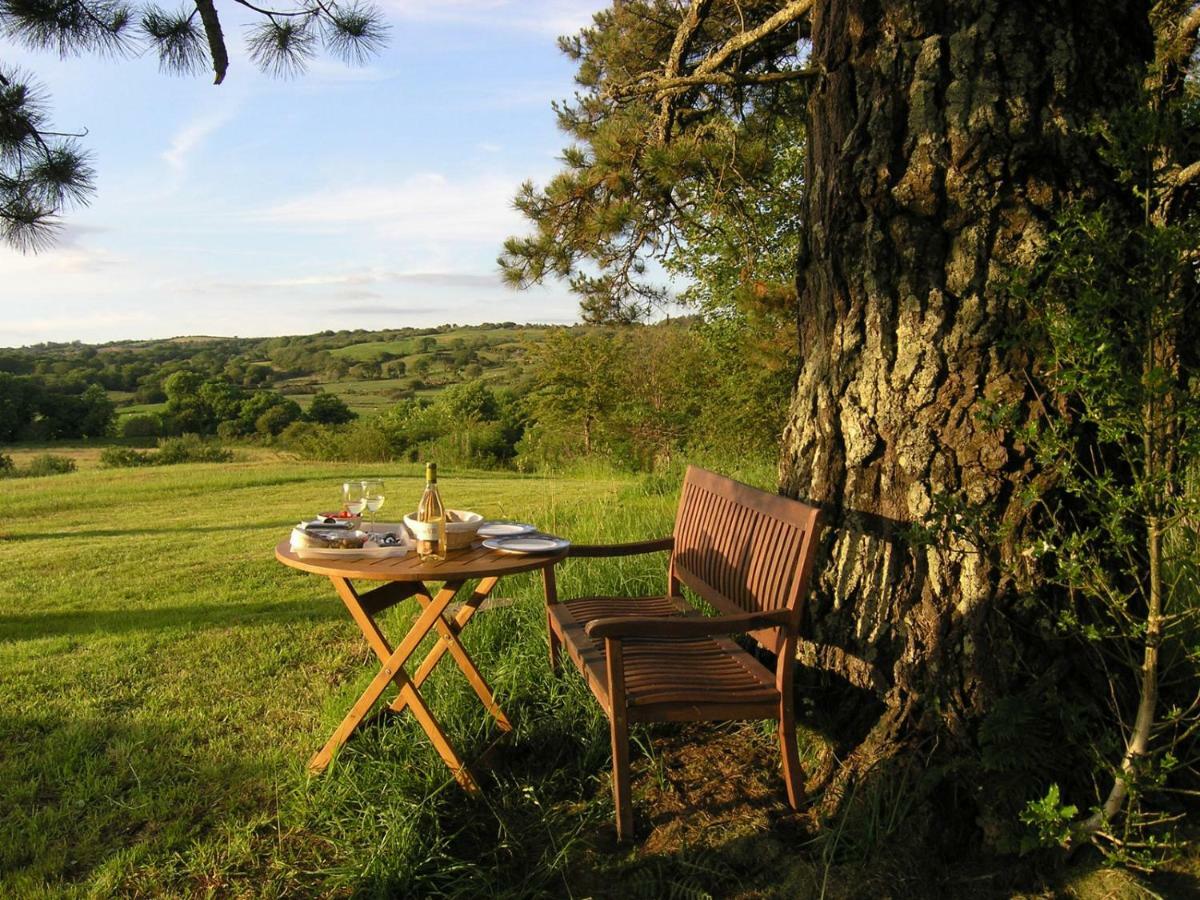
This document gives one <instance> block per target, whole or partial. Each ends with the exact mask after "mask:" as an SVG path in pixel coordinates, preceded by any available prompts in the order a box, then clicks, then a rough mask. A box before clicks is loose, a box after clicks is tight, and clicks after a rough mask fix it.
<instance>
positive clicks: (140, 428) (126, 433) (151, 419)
mask: <svg viewBox="0 0 1200 900" xmlns="http://www.w3.org/2000/svg"><path fill="white" fill-rule="evenodd" d="M120 429H121V437H127V438H148V437H154V438H156V437H161V436H162V433H163V423H162V419H161V418H160V417H159V416H156V415H155V414H154V413H135V414H134V415H132V416H126V417H125V418H124V419H122V420H121V423H120Z"/></svg>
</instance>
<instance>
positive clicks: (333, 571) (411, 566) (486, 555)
mask: <svg viewBox="0 0 1200 900" xmlns="http://www.w3.org/2000/svg"><path fill="white" fill-rule="evenodd" d="M566 555H567V551H566V549H563V550H559V551H557V552H555V553H538V554H517V553H502V552H501V551H499V550H489V549H488V548H486V547H471V548H469V549H466V550H451V551H450V552H449V553H447V554H446V558H445V559H444V560H443V561H441V562H429V563H423V562H421V559H420V557H418V556H417V554H416V553H415V552H414V553H408V554H406V555H405V556H346V557H340V558H338V559H328V558H317V559H301V558H300V557H298V556H297V555H296V554H295V552H294V551H293V550H292V548H291V546H290V544H289V543H288V542H287V541H280V542H279V543H278V544H276V545H275V558H276V559H277V560H279V561H280V562H281V563H283V564H284V565H285V566H291V567H292V568H293V569H300V570H301V571H304V572H312V573H314V574H317V575H328V576H331V577H338V578H365V579H367V580H369V581H466V580H467V579H471V578H486V577H488V576H493V575H494V576H500V575H512V574H514V573H516V572H529V571H532V570H534V569H543V568H545V567H546V566H547V565H550V564H551V563H555V562H557V561H558V560H560V559H563V558H564V557H565V556H566Z"/></svg>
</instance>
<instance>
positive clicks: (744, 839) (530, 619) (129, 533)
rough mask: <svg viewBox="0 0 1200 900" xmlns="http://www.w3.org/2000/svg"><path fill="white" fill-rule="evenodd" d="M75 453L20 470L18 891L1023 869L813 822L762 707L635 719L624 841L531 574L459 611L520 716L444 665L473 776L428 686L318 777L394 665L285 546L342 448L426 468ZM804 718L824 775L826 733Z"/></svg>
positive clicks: (690, 886) (572, 526) (0, 734)
mask: <svg viewBox="0 0 1200 900" xmlns="http://www.w3.org/2000/svg"><path fill="white" fill-rule="evenodd" d="M59 449H60V451H61V448H59ZM27 452H34V451H32V450H29V451H27ZM62 452H67V453H69V454H70V455H72V456H73V458H75V459H76V460H77V462H78V464H79V467H80V468H79V471H77V472H75V473H72V474H68V475H60V476H53V477H47V478H26V479H13V480H7V481H4V482H0V487H2V493H0V672H3V679H2V680H0V703H2V704H3V706H2V708H3V710H4V713H3V714H2V715H0V748H3V749H2V750H0V785H3V790H0V896H3V897H25V896H45V895H54V896H62V895H66V896H95V897H107V896H114V895H117V896H131V895H132V896H172V897H174V896H219V897H243V896H253V897H259V896H266V897H283V896H288V897H291V896H330V895H334V896H348V895H359V894H362V895H368V896H372V895H374V896H457V897H479V896H490V897H500V896H504V897H529V896H546V897H559V896H577V897H588V896H596V897H609V896H612V897H626V896H640V897H660V896H713V897H721V896H738V897H747V898H749V897H776V896H778V897H814V898H815V897H862V896H882V895H895V896H899V895H901V894H902V895H905V896H963V894H961V893H954V891H955V890H957V889H958V888H961V887H963V885H968V886H970V887H971V888H972V890H975V888H979V890H982V889H983V886H984V884H985V882H987V883H991V882H989V881H988V879H993V878H998V879H1000V880H999V881H997V882H996V884H998V885H1003V884H1004V883H1006V882H1005V880H1004V878H1003V877H1002V876H1001V875H1000V874H998V873H1002V872H1003V871H1004V869H1005V866H1006V865H1007V863H1005V862H1004V861H1003V860H998V861H984V862H982V863H980V862H977V861H966V862H963V863H952V864H951V865H950V867H949V868H947V867H946V866H945V863H942V862H931V861H929V860H928V857H927V856H924V857H923V856H922V854H923V853H927V851H924V850H922V848H923V847H924V846H925V845H924V844H923V842H924V841H925V839H926V836H925V835H924V833H923V832H922V830H921V829H908V828H906V827H905V825H904V821H905V820H904V819H903V818H900V817H896V816H892V815H891V814H890V813H889V812H887V809H886V808H885V809H883V812H882V813H881V816H882V818H880V819H879V820H878V821H876V822H874V823H873V824H871V825H870V829H871V831H870V840H869V841H867V840H864V838H863V834H864V832H863V831H862V830H861V828H860V827H859V826H855V827H856V828H859V830H858V831H855V830H854V829H851V830H849V831H848V830H847V829H846V828H845V823H832V825H831V826H830V827H827V828H825V829H823V830H814V823H813V822H812V821H811V819H809V818H808V817H807V816H806V815H804V814H801V815H797V814H795V813H793V812H791V811H790V810H789V809H788V807H787V805H786V800H785V797H784V793H783V787H782V782H781V779H780V777H779V775H778V772H777V766H778V757H777V752H776V747H775V741H774V735H773V733H772V732H771V730H770V729H769V728H766V727H763V726H761V725H759V724H749V725H746V724H738V723H732V724H727V725H715V726H705V725H699V726H684V727H680V726H658V727H655V728H653V729H649V730H646V729H635V732H634V756H635V762H634V802H635V810H636V815H637V818H638V822H639V840H638V842H637V843H636V844H634V845H632V846H628V847H619V846H617V845H616V844H615V842H614V840H613V829H612V826H611V815H612V807H611V802H610V794H609V782H608V775H609V749H608V731H607V726H606V722H605V720H604V719H603V717H602V715H601V713H600V712H599V710H598V708H597V707H596V706H595V704H594V703H593V702H592V700H591V697H590V695H589V694H588V693H587V692H586V690H585V689H584V687H583V685H582V682H581V679H579V678H578V677H576V676H575V675H574V673H573V672H568V673H567V674H566V675H565V676H564V677H562V678H554V677H552V676H551V674H550V672H549V667H548V664H547V660H546V648H545V635H544V622H543V617H542V613H541V607H540V590H541V589H540V582H539V580H538V578H537V577H536V576H534V575H529V574H526V575H518V576H513V577H511V578H509V579H506V580H505V581H504V582H502V583H501V585H500V587H499V588H498V589H497V591H496V593H495V594H494V596H495V597H498V598H500V600H502V601H504V600H508V601H512V602H511V603H504V602H500V603H498V604H497V605H496V607H495V608H493V609H488V610H485V611H484V612H481V613H480V614H479V615H478V616H477V617H476V619H475V621H474V622H473V623H472V625H471V627H470V628H468V629H467V631H466V632H465V635H464V643H465V644H466V646H467V648H468V651H469V652H470V653H471V654H472V656H473V657H474V658H475V660H476V662H477V664H478V665H479V667H480V669H481V671H483V672H484V674H485V675H486V677H487V678H488V679H489V680H490V681H491V682H492V685H493V687H494V688H495V690H496V694H497V697H498V699H499V701H500V703H501V704H502V706H503V707H504V708H505V710H506V712H507V713H508V714H509V716H510V718H512V719H513V721H514V724H515V730H514V732H513V733H512V734H509V735H507V736H504V737H503V738H502V739H499V740H497V738H498V737H499V735H498V733H497V732H496V730H495V729H494V728H492V727H491V726H490V722H491V720H490V719H489V718H488V717H487V715H486V714H485V713H484V712H483V710H482V709H481V707H480V706H479V704H478V702H477V701H476V699H475V697H474V694H473V693H472V692H471V691H470V689H469V688H468V687H467V685H466V683H465V681H464V680H463V679H462V677H461V675H460V674H459V673H458V671H457V669H455V668H454V667H452V666H449V665H443V666H441V667H440V668H439V670H438V671H437V672H436V673H435V675H434V677H433V678H432V679H431V681H430V682H429V683H428V684H427V686H426V688H425V689H424V693H425V695H426V697H427V699H428V700H429V701H430V705H431V707H432V708H433V709H434V711H435V713H436V714H437V715H438V716H439V717H440V719H441V721H442V724H443V726H444V727H445V728H446V729H447V731H448V733H449V735H450V736H451V739H452V740H453V741H454V742H455V743H456V744H457V746H458V747H459V749H460V750H462V751H463V753H464V755H465V756H467V758H468V759H470V760H473V761H474V763H475V768H476V770H477V772H478V773H479V776H480V780H481V783H482V785H483V788H484V790H483V793H482V795H481V796H480V797H478V798H471V797H468V796H467V795H465V794H464V793H463V792H462V791H461V790H460V789H459V788H458V787H457V786H456V784H455V783H454V782H453V780H452V779H451V777H450V775H449V773H448V772H447V770H446V768H445V767H444V766H443V764H442V762H441V761H440V759H439V758H438V757H437V756H436V754H435V753H434V752H433V750H432V748H431V747H430V745H429V744H428V742H427V741H426V739H425V737H424V735H423V733H422V732H421V731H420V729H419V728H418V726H417V725H416V724H415V722H414V721H413V720H412V718H411V717H410V716H407V715H404V716H401V717H399V718H395V719H393V720H391V721H388V722H386V723H385V724H379V723H376V724H371V725H368V726H366V727H364V728H363V729H361V730H360V732H359V733H358V734H356V735H355V737H354V738H353V739H352V740H351V742H350V743H349V745H348V746H347V748H346V749H345V750H344V751H343V753H342V754H341V755H340V756H339V757H338V758H337V760H335V763H334V765H333V766H332V767H331V768H330V769H329V770H328V771H327V772H326V773H325V774H324V775H323V776H320V777H315V778H314V777H310V776H309V775H308V774H307V773H306V770H305V762H306V760H307V759H308V757H309V755H310V754H311V753H312V752H313V751H314V750H316V749H317V748H318V747H320V745H321V744H322V743H323V742H324V740H325V738H326V737H327V736H328V734H329V733H330V732H331V731H332V730H333V728H334V726H335V725H336V724H337V723H338V721H339V720H340V719H341V717H342V715H343V713H344V712H345V710H346V709H347V708H348V707H349V705H350V704H351V703H352V702H353V700H354V699H355V698H356V697H357V696H358V694H359V693H360V692H361V691H362V689H363V688H364V687H365V685H366V683H367V682H368V681H369V680H370V678H371V677H372V676H373V675H374V672H375V667H374V665H373V659H372V657H371V655H370V652H369V651H368V650H367V649H366V647H365V644H364V642H363V641H362V639H361V636H360V635H359V634H358V632H357V630H356V628H355V627H354V626H353V624H352V623H351V621H350V619H349V617H348V615H347V614H346V612H345V610H344V609H343V608H342V606H341V605H340V603H338V601H337V600H336V599H335V598H334V596H333V594H332V591H331V588H330V585H329V584H328V582H326V581H325V580H324V579H321V578H319V577H316V576H309V575H305V574H302V573H299V572H295V571H293V570H290V569H287V568H285V567H283V566H281V565H279V564H278V563H276V562H275V561H274V559H273V558H272V549H273V547H274V545H275V543H276V542H277V541H279V540H281V539H283V538H284V537H285V536H286V534H287V532H288V529H289V527H290V526H291V525H292V524H293V523H294V522H295V521H297V520H298V519H300V518H301V517H303V516H306V515H308V514H310V513H313V512H315V511H317V510H318V509H319V508H320V507H324V506H328V505H330V504H331V503H333V502H334V501H335V498H336V496H337V487H338V484H339V482H340V480H341V479H343V478H345V477H347V476H354V477H365V476H379V477H381V478H383V479H385V480H386V482H387V485H388V502H387V504H386V506H385V512H387V513H391V514H392V515H393V516H395V515H398V514H399V512H401V511H402V510H404V509H405V508H408V507H411V506H412V505H413V504H415V502H416V499H417V496H418V494H419V492H420V489H421V486H422V484H421V481H420V479H419V477H418V470H417V469H416V468H415V467H406V466H397V465H389V466H379V467H371V468H362V469H355V470H354V471H352V472H351V471H349V469H348V467H346V466H343V465H326V464H322V465H313V464H304V463H297V462H289V461H286V460H283V459H280V458H278V457H275V458H272V456H271V455H270V454H269V453H267V452H266V451H259V452H256V453H253V454H251V453H247V454H244V455H245V456H246V457H248V458H246V459H245V460H244V461H241V462H237V463H232V464H226V465H186V466H175V467H168V468H155V469H137V470H129V469H120V470H107V469H103V468H100V467H98V465H97V459H96V457H97V455H98V453H99V450H98V449H97V448H95V447H87V446H81V447H78V448H75V449H73V450H66V451H62ZM736 474H739V475H740V476H741V477H742V478H743V479H746V480H750V481H755V482H758V483H760V484H769V482H770V480H771V477H772V473H771V472H770V471H769V470H761V471H755V472H749V473H746V472H743V473H736ZM443 490H444V494H445V497H446V500H447V501H448V502H449V503H450V504H451V505H453V506H455V507H461V508H471V509H476V510H479V511H481V512H484V513H485V514H487V515H489V516H495V517H512V518H517V519H525V520H530V521H533V522H536V523H537V524H538V525H540V526H541V527H543V528H545V529H546V530H548V531H552V532H556V533H558V534H562V535H564V536H567V537H570V538H572V539H574V540H577V541H615V540H625V539H632V538H648V537H652V536H657V535H661V534H664V533H666V532H667V531H668V530H669V528H670V523H671V520H672V516H673V510H674V505H675V490H676V479H674V478H657V479H645V480H635V479H631V478H628V477H622V476H615V475H612V474H607V473H597V474H593V475H592V476H591V477H589V478H582V477H578V478H567V477H553V478H551V477H546V478H530V477H519V476H516V475H509V474H500V473H478V472H455V471H447V472H444V473H443ZM662 565H663V560H662V559H661V557H646V558H641V559H638V560H625V561H604V560H596V561H592V560H580V561H574V562H571V563H568V564H567V565H566V566H565V567H563V568H562V569H561V570H560V575H559V584H560V592H561V593H562V594H563V595H564V596H572V595H579V594H582V593H601V592H622V593H631V594H641V593H646V592H654V591H658V590H661V587H662V584H663V569H662ZM414 606H415V604H402V605H401V606H399V607H397V608H395V609H393V610H390V611H389V612H388V614H386V615H385V616H384V617H383V621H382V626H383V628H384V630H385V632H386V633H388V634H396V633H403V631H404V630H405V629H406V627H407V625H408V622H409V621H410V620H411V617H412V615H413V608H414ZM801 703H802V712H803V714H804V716H805V718H806V720H808V721H809V722H810V724H811V722H813V721H819V715H818V716H816V718H814V713H815V711H817V710H818V707H817V705H816V704H815V703H814V700H813V699H812V698H811V697H809V698H807V699H804V698H803V695H802V701H801ZM802 732H803V733H805V734H806V735H807V736H806V737H805V738H802V743H803V744H804V747H803V748H802V762H803V764H804V766H805V769H806V771H809V772H812V773H814V774H818V773H819V772H820V771H821V770H822V768H823V766H824V765H825V764H827V763H828V761H829V757H828V755H827V751H825V750H824V749H823V748H824V744H823V742H822V741H820V740H819V739H817V737H816V732H814V731H811V730H805V729H804V727H803V726H802ZM651 739H652V740H651ZM897 802H902V796H899V795H898V798H897ZM981 872H982V873H983V875H982V876H981V874H980V873H981ZM989 873H991V874H989ZM1075 884H1076V886H1077V887H1078V890H1076V889H1074V888H1073V889H1072V891H1071V892H1070V896H1079V897H1099V896H1142V894H1140V893H1137V891H1138V890H1140V889H1139V888H1138V887H1137V885H1136V884H1135V883H1134V882H1133V881H1132V880H1131V879H1130V877H1129V876H1128V875H1118V874H1114V873H1112V872H1111V871H1110V870H1105V869H1096V868H1094V867H1091V868H1090V870H1089V871H1086V872H1085V873H1084V875H1083V876H1082V879H1080V878H1079V877H1078V876H1076V877H1075ZM926 889H928V891H927V890H926ZM947 890H948V891H949V893H946V892H945V891H947ZM894 891H900V894H895V893H893V892H894ZM1128 891H1133V893H1126V892H1128ZM939 892H940V893H939ZM1114 892H1115V893H1114ZM971 895H972V896H1013V895H1012V894H1008V893H1004V892H1003V891H1001V892H1000V893H995V892H992V891H990V890H989V891H984V892H983V893H979V892H976V893H973V894H971ZM1029 896H1034V895H1029ZM1036 896H1043V895H1041V894H1038V895H1036Z"/></svg>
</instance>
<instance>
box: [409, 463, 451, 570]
mask: <svg viewBox="0 0 1200 900" xmlns="http://www.w3.org/2000/svg"><path fill="white" fill-rule="evenodd" d="M415 531H416V535H415V537H416V539H417V555H418V556H420V557H421V560H422V562H424V561H425V560H441V559H445V558H446V507H445V506H443V505H442V495H441V494H439V493H438V486H437V463H426V464H425V493H423V494H422V495H421V502H420V503H419V504H417V527H416V529H415Z"/></svg>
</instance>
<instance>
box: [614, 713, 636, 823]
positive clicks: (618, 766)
mask: <svg viewBox="0 0 1200 900" xmlns="http://www.w3.org/2000/svg"><path fill="white" fill-rule="evenodd" d="M611 731H612V757H613V774H612V777H613V807H614V809H615V812H616V819H617V840H618V841H627V840H629V839H630V838H632V837H633V803H632V801H631V800H630V798H629V722H628V721H627V720H626V718H625V710H624V709H623V708H622V709H619V710H618V709H614V710H613V715H612V720H611Z"/></svg>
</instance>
